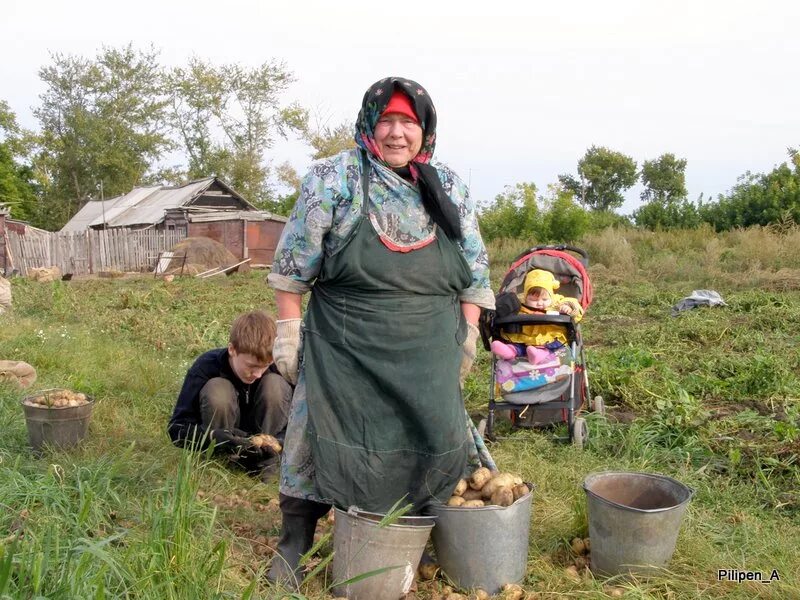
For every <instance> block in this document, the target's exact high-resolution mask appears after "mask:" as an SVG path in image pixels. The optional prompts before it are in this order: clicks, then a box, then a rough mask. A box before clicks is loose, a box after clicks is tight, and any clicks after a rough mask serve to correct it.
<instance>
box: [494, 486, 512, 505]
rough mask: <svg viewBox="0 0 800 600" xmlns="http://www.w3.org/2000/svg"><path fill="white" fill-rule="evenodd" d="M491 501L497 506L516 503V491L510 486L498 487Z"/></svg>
mask: <svg viewBox="0 0 800 600" xmlns="http://www.w3.org/2000/svg"><path fill="white" fill-rule="evenodd" d="M489 503H490V504H494V505H495V506H511V505H512V504H514V492H513V491H512V489H511V488H510V487H501V488H497V489H496V490H495V491H494V494H492V498H491V501H490V502H489Z"/></svg>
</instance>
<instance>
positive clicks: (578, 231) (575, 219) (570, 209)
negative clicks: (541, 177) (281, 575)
mask: <svg viewBox="0 0 800 600" xmlns="http://www.w3.org/2000/svg"><path fill="white" fill-rule="evenodd" d="M574 198H575V197H574V195H573V193H572V192H571V191H569V190H565V189H564V188H563V186H561V185H560V184H552V185H549V186H548V197H547V198H545V199H543V201H542V206H543V213H542V219H541V228H540V234H539V239H540V240H541V241H543V242H547V243H567V242H574V241H576V240H578V239H580V238H581V237H582V236H583V234H584V233H586V231H587V230H588V228H589V224H590V216H589V214H588V213H587V212H586V210H585V209H584V208H582V207H581V206H579V205H578V204H576V202H575V199H574Z"/></svg>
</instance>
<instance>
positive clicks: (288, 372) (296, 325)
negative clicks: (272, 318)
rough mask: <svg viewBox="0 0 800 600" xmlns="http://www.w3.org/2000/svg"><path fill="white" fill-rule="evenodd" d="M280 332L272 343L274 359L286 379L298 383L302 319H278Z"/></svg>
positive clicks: (293, 383) (294, 383)
mask: <svg viewBox="0 0 800 600" xmlns="http://www.w3.org/2000/svg"><path fill="white" fill-rule="evenodd" d="M277 323H278V333H277V335H276V336H275V343H274V344H273V345H272V360H274V361H275V366H276V367H277V368H278V372H279V373H280V374H281V375H282V376H283V378H284V379H286V381H288V382H289V383H291V384H292V385H297V370H298V368H299V362H300V319H282V320H278V322H277Z"/></svg>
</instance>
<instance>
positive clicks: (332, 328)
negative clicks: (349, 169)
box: [304, 154, 472, 512]
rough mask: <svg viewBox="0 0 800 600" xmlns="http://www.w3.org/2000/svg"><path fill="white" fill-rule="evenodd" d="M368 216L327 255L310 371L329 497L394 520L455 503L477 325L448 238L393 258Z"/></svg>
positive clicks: (463, 268)
mask: <svg viewBox="0 0 800 600" xmlns="http://www.w3.org/2000/svg"><path fill="white" fill-rule="evenodd" d="M362 171H363V173H362V189H363V192H362V193H363V195H364V200H363V203H362V207H363V208H362V211H361V218H360V220H359V222H358V224H357V225H356V226H355V228H354V230H353V233H352V234H351V237H350V239H349V240H348V241H347V242H345V244H344V247H343V248H342V249H341V250H340V251H339V252H337V253H336V254H334V255H333V256H331V257H328V258H326V259H325V261H324V263H323V265H322V271H321V273H320V275H319V277H318V279H317V281H316V282H315V284H314V289H313V293H312V295H311V300H310V301H309V305H308V310H307V312H306V316H305V335H304V362H305V366H304V370H305V377H306V385H307V395H308V414H309V434H310V436H309V437H310V441H311V452H312V457H313V461H314V466H315V472H316V484H317V490H318V492H319V497H320V498H321V499H323V500H325V501H330V502H333V503H334V504H335V505H337V506H339V507H343V508H347V507H349V506H353V505H355V506H358V507H359V508H361V509H363V510H369V511H375V512H386V511H387V510H388V509H389V508H391V506H392V505H393V504H394V503H395V502H396V501H398V500H400V499H402V498H405V500H404V502H403V503H404V504H405V503H406V502H411V503H413V504H414V506H415V509H417V510H421V509H422V508H423V507H424V506H425V505H426V504H427V503H429V502H430V501H431V499H432V497H435V498H438V499H439V500H441V501H446V500H447V498H448V497H449V496H450V494H451V492H452V490H453V488H454V487H455V485H456V483H457V482H458V479H459V478H460V477H461V476H462V475H463V474H464V470H465V469H466V465H467V450H468V446H467V444H468V442H470V441H471V440H470V439H469V437H468V436H467V435H466V431H465V427H464V419H465V417H464V405H463V401H462V399H461V390H460V387H459V382H458V375H459V365H460V363H461V355H462V349H461V344H462V343H463V341H464V338H465V337H466V331H467V327H466V321H465V320H464V318H463V316H462V313H461V304H460V302H459V299H458V293H459V292H460V291H461V290H463V289H464V288H466V287H468V286H469V284H470V282H471V281H472V274H471V272H470V269H469V266H468V265H467V262H466V260H465V259H464V257H463V255H462V254H461V252H460V250H459V248H458V247H457V246H456V244H455V243H454V242H452V241H451V240H450V239H449V238H447V236H445V235H444V234H443V233H440V234H439V235H438V236H437V239H436V240H434V242H432V243H430V244H428V245H426V246H424V247H422V248H420V249H417V250H413V251H411V252H393V251H391V250H389V249H388V248H387V247H386V246H385V245H384V244H383V243H382V242H381V241H380V239H379V238H378V235H377V233H376V232H375V230H374V229H373V227H372V225H371V223H370V221H369V217H368V214H369V210H370V205H371V204H370V201H369V189H368V184H369V161H368V160H367V159H366V157H365V156H364V155H363V154H362Z"/></svg>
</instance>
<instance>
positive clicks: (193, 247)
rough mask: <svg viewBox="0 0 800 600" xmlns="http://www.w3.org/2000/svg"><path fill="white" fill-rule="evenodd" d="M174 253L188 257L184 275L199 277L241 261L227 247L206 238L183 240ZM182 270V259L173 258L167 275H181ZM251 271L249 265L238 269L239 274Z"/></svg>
mask: <svg viewBox="0 0 800 600" xmlns="http://www.w3.org/2000/svg"><path fill="white" fill-rule="evenodd" d="M172 251H173V252H175V253H176V254H178V255H182V254H185V255H186V263H185V264H184V267H183V273H184V274H189V275H197V274H198V273H202V272H203V271H208V270H209V269H218V268H221V267H230V266H231V265H235V264H236V263H237V262H239V259H238V258H236V257H235V256H234V255H233V253H232V252H231V251H230V250H228V249H227V248H226V247H225V246H223V245H222V244H220V243H219V242H216V241H214V240H212V239H211V238H206V237H189V238H186V239H183V240H181V241H180V242H178V243H177V244H175V246H174V247H173V248H172ZM180 270H181V261H180V259H174V258H173V259H172V261H170V263H169V267H168V268H167V273H180ZM249 270H250V266H249V265H248V264H247V263H245V264H243V265H239V266H238V267H237V271H238V272H239V273H246V272H247V271H249Z"/></svg>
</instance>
